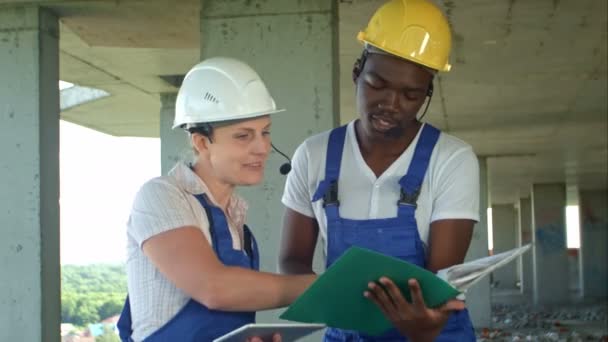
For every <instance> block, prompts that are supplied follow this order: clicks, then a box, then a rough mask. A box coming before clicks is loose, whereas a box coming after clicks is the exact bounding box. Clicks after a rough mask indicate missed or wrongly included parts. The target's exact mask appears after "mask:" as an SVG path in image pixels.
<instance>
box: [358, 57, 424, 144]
mask: <svg viewBox="0 0 608 342" xmlns="http://www.w3.org/2000/svg"><path fill="white" fill-rule="evenodd" d="M431 81H432V75H431V73H430V72H429V71H428V70H425V69H424V68H423V67H421V66H420V65H417V64H414V63H411V62H408V61H406V60H403V59H400V58H397V57H392V56H386V55H381V54H374V53H372V54H369V55H368V57H367V61H366V63H365V65H364V67H363V70H362V71H361V73H360V75H359V77H358V78H357V79H356V81H355V82H356V88H357V95H356V96H357V110H358V112H359V115H360V118H361V128H362V129H363V131H364V132H363V133H364V134H365V135H366V136H368V137H370V138H374V137H377V138H399V137H402V136H403V135H404V134H405V131H406V128H407V127H408V126H410V125H411V124H412V123H414V122H415V121H416V115H417V114H418V111H419V110H420V107H421V106H422V104H423V103H424V100H425V99H426V94H427V90H428V88H429V85H430V83H431Z"/></svg>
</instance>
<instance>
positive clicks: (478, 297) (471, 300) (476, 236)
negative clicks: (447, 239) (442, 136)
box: [465, 158, 492, 327]
mask: <svg viewBox="0 0 608 342" xmlns="http://www.w3.org/2000/svg"><path fill="white" fill-rule="evenodd" d="M479 185H480V186H479V191H480V192H479V222H478V223H477V224H476V225H475V230H474V231H473V238H472V240H471V246H470V247H469V251H468V252H467V256H466V258H465V261H471V260H475V259H479V258H483V257H487V256H488V206H489V201H490V194H489V178H488V163H487V159H486V158H479ZM466 296H467V299H466V303H467V308H468V310H469V314H470V316H471V320H472V321H473V325H474V326H475V327H490V326H491V325H492V319H491V318H492V315H491V313H492V308H491V300H490V278H489V277H486V278H484V279H482V280H480V281H479V282H478V283H477V284H475V285H473V286H472V287H471V288H470V289H469V290H468V291H467V294H466Z"/></svg>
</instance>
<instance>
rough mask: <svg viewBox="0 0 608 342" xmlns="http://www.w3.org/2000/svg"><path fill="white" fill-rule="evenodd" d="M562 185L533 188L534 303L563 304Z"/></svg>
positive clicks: (565, 290) (565, 282)
mask: <svg viewBox="0 0 608 342" xmlns="http://www.w3.org/2000/svg"><path fill="white" fill-rule="evenodd" d="M565 191H566V190H565V186H564V184H534V185H533V186H532V224H533V225H532V230H533V232H534V234H533V235H532V236H533V239H534V242H535V246H534V249H533V252H534V253H533V256H532V257H533V272H534V273H533V274H534V291H533V298H534V303H535V304H548V303H565V302H568V300H569V293H568V285H569V283H568V258H567V250H566V228H565V225H566V221H565V214H564V213H565V206H566V192H565Z"/></svg>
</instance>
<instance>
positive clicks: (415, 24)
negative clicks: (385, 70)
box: [357, 0, 452, 71]
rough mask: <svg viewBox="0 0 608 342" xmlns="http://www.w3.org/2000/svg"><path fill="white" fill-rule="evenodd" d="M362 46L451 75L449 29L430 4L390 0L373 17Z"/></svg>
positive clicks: (361, 38)
mask: <svg viewBox="0 0 608 342" xmlns="http://www.w3.org/2000/svg"><path fill="white" fill-rule="evenodd" d="M357 39H358V40H359V41H360V42H364V43H367V44H369V45H372V46H375V47H376V48H378V49H381V50H383V51H386V52H388V53H390V54H392V55H395V56H399V57H401V58H405V59H407V60H410V61H412V62H414V63H418V64H421V65H424V66H426V67H429V68H431V69H435V70H438V71H450V68H451V65H450V63H449V61H448V59H449V56H450V49H451V47H452V34H451V32H450V25H449V24H448V21H447V19H446V17H445V15H444V14H443V13H442V12H441V10H440V9H439V8H438V7H437V6H436V5H435V4H433V3H432V2H431V1H429V0H390V1H388V2H387V3H385V4H384V5H382V7H380V8H379V9H378V10H377V11H376V13H374V15H373V16H372V18H371V20H370V21H369V24H368V25H367V28H366V29H365V31H362V32H359V34H358V35H357Z"/></svg>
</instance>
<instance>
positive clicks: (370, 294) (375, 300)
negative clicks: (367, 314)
mask: <svg viewBox="0 0 608 342" xmlns="http://www.w3.org/2000/svg"><path fill="white" fill-rule="evenodd" d="M363 296H364V297H365V298H367V299H369V300H370V301H372V302H373V303H374V304H375V305H376V306H377V307H378V309H380V311H381V312H382V314H383V315H384V317H386V319H388V320H390V321H394V318H393V317H392V313H390V312H388V311H387V308H386V307H385V305H384V304H383V303H381V302H380V300H378V298H376V295H375V294H374V293H373V292H371V291H365V292H364V293H363Z"/></svg>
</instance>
